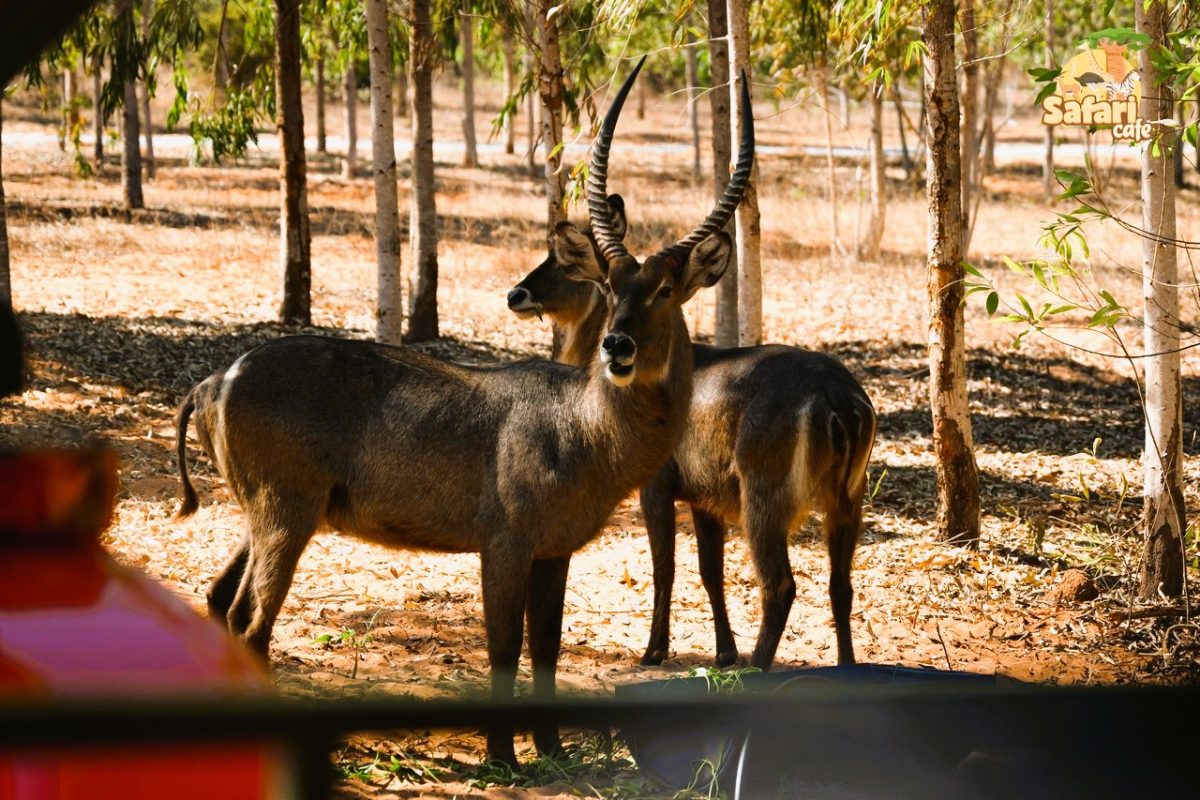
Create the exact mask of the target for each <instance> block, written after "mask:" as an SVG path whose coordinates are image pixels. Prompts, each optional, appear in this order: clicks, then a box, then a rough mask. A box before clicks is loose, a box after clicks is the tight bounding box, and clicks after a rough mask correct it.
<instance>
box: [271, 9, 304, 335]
mask: <svg viewBox="0 0 1200 800" xmlns="http://www.w3.org/2000/svg"><path fill="white" fill-rule="evenodd" d="M275 97H276V102H275V108H276V111H275V125H276V127H277V128H278V129H279V190H280V193H281V194H282V196H283V197H282V202H281V204H280V209H279V234H280V242H279V256H280V262H281V264H280V266H281V267H282V269H283V302H282V303H281V304H280V306H279V318H280V320H281V321H282V322H284V323H285V324H294V325H308V324H309V323H310V322H311V321H312V310H311V298H310V294H311V287H312V262H311V258H310V252H311V246H312V242H311V237H310V234H309V228H308V186H307V176H306V172H307V165H306V163H305V156H304V106H303V104H302V102H301V97H300V0H275Z"/></svg>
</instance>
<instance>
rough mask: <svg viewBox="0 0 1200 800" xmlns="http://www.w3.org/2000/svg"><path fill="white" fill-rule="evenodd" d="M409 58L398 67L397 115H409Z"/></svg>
mask: <svg viewBox="0 0 1200 800" xmlns="http://www.w3.org/2000/svg"><path fill="white" fill-rule="evenodd" d="M408 106H409V99H408V59H405V60H404V61H403V62H402V63H401V64H400V65H399V67H398V68H397V69H396V116H397V117H405V118H407V117H408Z"/></svg>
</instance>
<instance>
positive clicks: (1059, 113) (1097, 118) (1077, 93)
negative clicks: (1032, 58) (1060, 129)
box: [1039, 30, 1153, 142]
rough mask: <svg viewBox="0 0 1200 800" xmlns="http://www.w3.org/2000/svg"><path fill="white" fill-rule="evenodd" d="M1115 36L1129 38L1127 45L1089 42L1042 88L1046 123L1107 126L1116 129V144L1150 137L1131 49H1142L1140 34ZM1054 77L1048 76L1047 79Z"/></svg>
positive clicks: (1098, 36) (1104, 39) (1096, 38)
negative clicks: (1140, 106)
mask: <svg viewBox="0 0 1200 800" xmlns="http://www.w3.org/2000/svg"><path fill="white" fill-rule="evenodd" d="M1104 33H1110V32H1109V31H1105V32H1104ZM1111 33H1125V34H1126V35H1125V36H1122V37H1121V38H1122V39H1125V40H1126V41H1124V42H1122V43H1118V41H1117V40H1116V37H1112V38H1110V37H1106V36H1102V35H1101V34H1096V35H1094V36H1092V37H1089V39H1088V40H1087V41H1085V42H1084V43H1083V44H1081V45H1080V46H1079V52H1077V53H1076V54H1075V55H1074V56H1072V57H1071V59H1070V60H1069V61H1067V63H1065V64H1063V67H1062V69H1061V70H1059V71H1058V73H1057V78H1056V80H1055V82H1054V83H1053V84H1050V85H1048V86H1046V87H1045V89H1043V91H1042V94H1043V95H1044V96H1043V97H1041V98H1039V99H1040V100H1041V106H1042V122H1043V123H1045V124H1046V125H1078V126H1083V127H1088V128H1091V127H1106V128H1111V129H1112V134H1113V138H1114V139H1120V140H1125V141H1132V142H1142V141H1145V140H1147V139H1149V138H1150V137H1151V134H1152V130H1153V126H1152V125H1151V123H1150V122H1148V121H1147V120H1145V119H1142V117H1141V116H1140V115H1139V113H1138V105H1139V100H1140V99H1141V94H1142V81H1141V78H1140V77H1139V76H1138V73H1137V70H1136V69H1135V68H1134V66H1133V64H1132V63H1131V62H1130V60H1129V51H1130V49H1131V48H1132V49H1140V47H1139V45H1140V42H1138V41H1137V37H1138V34H1135V33H1134V32H1133V31H1127V32H1126V31H1116V30H1114V31H1112V32H1111ZM1130 34H1132V35H1130ZM1052 75H1054V73H1052V72H1046V73H1045V77H1051V76H1052Z"/></svg>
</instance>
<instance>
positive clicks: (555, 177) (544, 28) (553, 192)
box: [536, 0, 567, 238]
mask: <svg viewBox="0 0 1200 800" xmlns="http://www.w3.org/2000/svg"><path fill="white" fill-rule="evenodd" d="M556 5H557V3H556V2H554V0H538V3H537V12H536V13H537V18H536V24H537V27H538V30H539V32H540V39H541V58H540V59H538V93H539V94H540V95H541V98H542V152H543V153H545V162H546V170H545V175H546V236H547V238H548V237H549V236H550V232H551V231H553V230H554V226H555V225H557V224H558V223H559V222H562V221H563V220H564V219H566V217H567V213H566V209H564V208H563V196H564V195H565V194H566V189H567V181H566V175H565V174H564V173H563V170H562V109H563V101H562V55H561V53H560V52H559V49H558V15H555V16H554V17H553V18H548V17H549V13H550V10H551V9H552V8H554V7H555V6H556Z"/></svg>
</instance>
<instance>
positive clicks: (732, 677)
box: [680, 667, 762, 694]
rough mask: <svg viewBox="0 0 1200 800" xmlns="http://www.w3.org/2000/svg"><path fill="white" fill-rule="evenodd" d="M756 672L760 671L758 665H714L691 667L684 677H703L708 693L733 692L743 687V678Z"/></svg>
mask: <svg viewBox="0 0 1200 800" xmlns="http://www.w3.org/2000/svg"><path fill="white" fill-rule="evenodd" d="M756 672H762V670H761V669H759V668H758V667H740V668H736V669H718V668H716V667H692V668H691V669H689V670H688V671H687V674H686V675H683V676H680V677H685V678H704V682H705V683H706V684H707V685H708V691H709V694H733V693H735V692H740V691H742V689H744V688H745V684H744V682H743V680H742V679H743V678H744V677H745V676H747V675H752V674H754V673H756Z"/></svg>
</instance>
